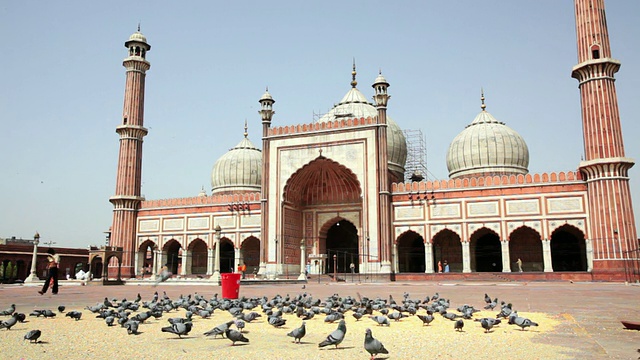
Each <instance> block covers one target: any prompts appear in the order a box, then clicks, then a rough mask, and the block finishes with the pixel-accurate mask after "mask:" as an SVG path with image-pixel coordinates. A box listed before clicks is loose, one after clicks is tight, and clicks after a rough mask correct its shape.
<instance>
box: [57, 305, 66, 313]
mask: <svg viewBox="0 0 640 360" xmlns="http://www.w3.org/2000/svg"><path fill="white" fill-rule="evenodd" d="M64 309H66V307H65V306H64V305H60V306H58V311H59V312H60V313H63V312H64Z"/></svg>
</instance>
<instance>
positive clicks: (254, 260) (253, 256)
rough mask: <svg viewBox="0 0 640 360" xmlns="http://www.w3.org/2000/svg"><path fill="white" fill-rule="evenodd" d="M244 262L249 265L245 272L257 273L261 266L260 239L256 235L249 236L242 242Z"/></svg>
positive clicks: (241, 252) (241, 251) (241, 250)
mask: <svg viewBox="0 0 640 360" xmlns="http://www.w3.org/2000/svg"><path fill="white" fill-rule="evenodd" d="M240 254H241V256H242V262H243V263H244V264H245V265H246V266H247V270H246V271H245V273H247V274H255V273H257V272H258V269H259V267H260V240H258V238H256V237H255V236H249V237H248V238H246V239H245V240H244V241H243V242H242V247H241V248H240Z"/></svg>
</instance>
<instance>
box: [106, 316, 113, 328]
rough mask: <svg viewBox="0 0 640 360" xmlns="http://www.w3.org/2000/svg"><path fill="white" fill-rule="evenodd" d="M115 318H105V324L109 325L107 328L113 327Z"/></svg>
mask: <svg viewBox="0 0 640 360" xmlns="http://www.w3.org/2000/svg"><path fill="white" fill-rule="evenodd" d="M115 319H116V318H115V317H113V316H107V317H106V318H104V322H105V323H107V326H113V322H114V321H115Z"/></svg>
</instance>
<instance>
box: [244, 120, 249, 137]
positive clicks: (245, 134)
mask: <svg viewBox="0 0 640 360" xmlns="http://www.w3.org/2000/svg"><path fill="white" fill-rule="evenodd" d="M247 129H248V126H247V119H244V137H245V139H246V138H247V136H249V133H248V132H247Z"/></svg>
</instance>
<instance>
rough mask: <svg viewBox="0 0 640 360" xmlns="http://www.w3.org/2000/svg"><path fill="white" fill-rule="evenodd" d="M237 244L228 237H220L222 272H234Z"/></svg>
mask: <svg viewBox="0 0 640 360" xmlns="http://www.w3.org/2000/svg"><path fill="white" fill-rule="evenodd" d="M235 256H236V254H235V246H233V242H232V241H231V240H229V238H227V237H223V238H222V239H220V272H221V273H229V272H234V270H235V269H234V264H235Z"/></svg>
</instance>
